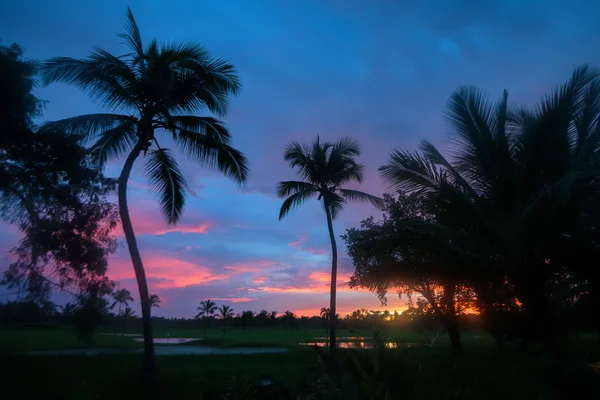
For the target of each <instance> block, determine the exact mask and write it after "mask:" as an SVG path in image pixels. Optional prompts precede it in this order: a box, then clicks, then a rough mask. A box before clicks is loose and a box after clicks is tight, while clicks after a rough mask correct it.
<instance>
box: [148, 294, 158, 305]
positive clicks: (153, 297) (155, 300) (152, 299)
mask: <svg viewBox="0 0 600 400" xmlns="http://www.w3.org/2000/svg"><path fill="white" fill-rule="evenodd" d="M148 303H150V307H156V308H160V305H159V304H160V297H159V296H158V295H157V294H151V295H150V297H148Z"/></svg>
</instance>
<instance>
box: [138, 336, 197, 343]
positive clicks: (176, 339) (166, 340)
mask: <svg viewBox="0 0 600 400" xmlns="http://www.w3.org/2000/svg"><path fill="white" fill-rule="evenodd" d="M133 340H135V341H136V342H143V341H144V338H135V339H133ZM194 340H202V339H198V338H179V337H172V338H154V343H155V344H180V343H187V342H193V341H194Z"/></svg>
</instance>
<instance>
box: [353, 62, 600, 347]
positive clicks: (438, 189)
mask: <svg viewBox="0 0 600 400" xmlns="http://www.w3.org/2000/svg"><path fill="white" fill-rule="evenodd" d="M446 118H447V121H448V132H449V139H450V140H449V144H448V146H447V147H446V150H447V151H446V152H445V153H447V155H443V153H444V152H442V151H440V150H438V149H437V148H436V147H435V146H434V145H433V144H432V143H431V142H429V141H427V140H424V141H422V142H421V145H420V147H419V151H418V152H414V153H412V152H409V151H406V150H394V151H393V152H392V153H391V155H390V157H389V160H388V161H387V162H386V163H385V164H384V165H383V166H382V167H380V168H379V171H380V174H381V177H382V178H383V180H384V181H385V182H386V183H388V184H389V185H390V187H391V188H393V189H394V193H393V194H392V195H388V196H386V197H385V205H384V208H383V216H382V217H381V218H380V219H379V220H376V219H375V218H373V217H371V218H369V219H367V220H365V221H363V223H362V225H361V228H359V229H350V230H348V231H347V233H346V235H345V236H344V239H345V241H346V244H347V246H348V250H349V255H350V257H351V258H352V260H353V262H354V266H355V273H354V276H353V278H352V286H355V287H365V288H369V289H371V290H373V291H375V292H377V293H378V295H379V296H380V298H381V299H382V300H383V301H385V298H386V295H387V293H388V291H393V292H397V293H399V294H409V295H410V294H413V295H416V296H418V297H419V298H421V299H423V300H424V301H425V302H426V306H427V308H429V309H430V311H431V313H432V314H433V315H435V316H436V317H437V319H438V320H440V321H442V322H443V323H444V326H445V329H446V330H447V332H448V334H449V335H450V338H451V339H452V346H453V349H454V351H455V352H456V353H458V354H460V353H461V342H460V331H459V328H460V327H459V324H458V318H459V317H460V315H463V314H465V313H466V312H467V310H468V309H471V310H475V311H477V312H479V313H480V314H481V318H482V323H483V326H484V327H485V329H486V330H487V331H488V332H489V333H490V334H491V335H493V336H494V338H495V339H496V342H497V344H498V346H499V347H500V348H501V347H502V345H503V342H504V341H505V340H506V339H507V338H509V337H517V338H520V339H521V343H522V345H523V347H527V344H528V343H530V342H532V341H537V342H542V343H543V344H544V345H545V346H546V347H547V348H549V349H557V348H560V347H562V346H564V345H565V344H566V339H567V338H568V336H569V334H570V333H571V332H573V331H575V330H577V329H581V328H585V327H586V326H589V325H593V326H594V327H595V329H597V330H598V331H599V332H600V318H599V317H598V312H597V310H598V309H599V306H600V274H598V272H597V266H596V264H597V260H598V256H599V255H600V236H599V235H600V233H599V232H600V231H599V230H598V226H599V223H600V212H599V211H600V207H599V206H600V179H599V178H600V79H599V76H598V71H596V70H594V69H592V68H589V67H586V66H584V67H581V68H578V69H576V70H575V72H574V73H573V75H572V76H571V78H570V79H569V80H568V81H567V82H566V83H565V84H563V85H561V86H559V87H558V88H556V89H554V90H553V91H551V92H550V93H549V94H547V95H546V96H544V97H543V98H542V99H541V100H540V101H539V102H538V103H537V104H536V105H535V106H534V107H530V108H526V107H520V106H516V105H510V106H509V102H508V93H507V92H504V94H503V95H502V96H501V97H500V99H499V100H497V101H492V100H490V99H489V98H488V97H487V96H485V95H484V94H483V93H482V92H481V91H479V90H477V89H475V88H470V87H466V88H460V89H458V90H457V91H456V92H454V93H453V94H452V95H451V97H450V99H449V102H448V109H447V112H446Z"/></svg>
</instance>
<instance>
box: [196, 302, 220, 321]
mask: <svg viewBox="0 0 600 400" xmlns="http://www.w3.org/2000/svg"><path fill="white" fill-rule="evenodd" d="M196 310H198V311H200V312H199V313H198V315H196V318H200V316H204V318H208V317H209V316H211V315H213V314H214V313H215V311H217V305H216V304H215V302H214V301H212V300H211V299H208V300H205V301H201V302H200V307H198V308H196Z"/></svg>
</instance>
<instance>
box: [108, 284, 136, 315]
mask: <svg viewBox="0 0 600 400" xmlns="http://www.w3.org/2000/svg"><path fill="white" fill-rule="evenodd" d="M112 297H113V299H114V300H115V301H114V302H113V303H112V304H111V306H110V309H111V310H112V309H113V308H115V306H117V305H118V306H119V313H118V314H121V312H122V309H123V307H127V306H128V304H129V302H130V301H133V297H131V292H130V291H129V290H127V289H119V290H117V291H115V292H114V293H113V294H112Z"/></svg>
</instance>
